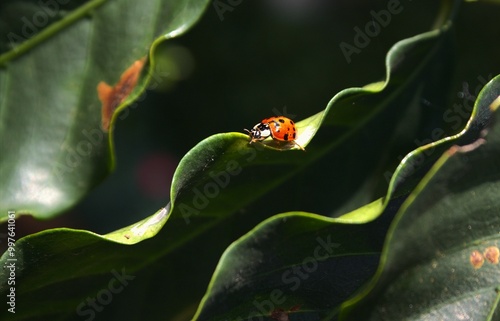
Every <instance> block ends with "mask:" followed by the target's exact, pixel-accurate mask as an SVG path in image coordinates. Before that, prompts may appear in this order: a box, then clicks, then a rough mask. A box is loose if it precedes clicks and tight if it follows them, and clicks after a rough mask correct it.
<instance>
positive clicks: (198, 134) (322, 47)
mask: <svg viewBox="0 0 500 321" xmlns="http://www.w3.org/2000/svg"><path fill="white" fill-rule="evenodd" d="M229 3H232V5H231V4H229ZM388 3H389V1H387V0H385V1H361V0H355V1H353V0H341V1H330V0H261V1H245V0H242V1H239V3H238V1H232V2H230V1H227V0H217V1H212V4H210V5H209V6H208V8H207V10H206V12H205V14H204V15H203V17H202V19H201V20H200V21H199V22H198V24H196V25H195V27H194V28H193V29H191V30H190V31H189V32H188V33H187V34H185V35H183V36H181V37H179V38H177V39H173V40H169V41H166V42H164V43H163V44H162V45H161V46H160V48H159V49H158V51H157V52H156V59H157V61H158V68H157V69H156V70H155V72H156V75H155V77H154V78H153V80H152V83H151V85H150V90H148V91H147V92H146V93H145V94H144V95H143V96H142V97H141V100H140V102H138V103H136V104H134V105H133V106H132V107H131V108H129V109H127V110H125V111H124V112H123V113H122V114H121V115H120V117H119V119H118V121H117V122H116V127H115V129H116V130H115V133H114V140H115V144H116V145H115V146H116V160H117V163H116V170H115V172H114V173H112V174H111V175H110V176H109V177H108V178H107V179H106V180H105V181H103V182H102V184H101V185H99V186H98V187H96V188H95V189H94V190H93V191H92V192H91V193H90V194H89V195H88V197H86V198H85V199H84V200H83V201H82V202H81V203H80V204H78V205H77V206H75V207H74V208H73V209H71V210H69V211H68V213H65V214H63V215H61V216H59V217H58V218H56V219H55V220H52V221H47V222H39V221H35V220H33V219H32V218H30V217H22V218H20V219H19V220H18V222H17V229H18V232H19V233H21V234H22V235H25V234H31V233H33V232H35V231H39V230H43V229H46V228H50V227H61V226H64V227H73V228H84V229H89V230H91V231H94V232H97V233H107V232H110V231H113V230H115V229H118V228H121V227H123V226H126V225H128V224H132V223H134V222H136V221H138V220H140V219H142V218H145V217H147V216H149V215H151V214H153V213H154V212H156V211H157V210H158V209H159V208H161V207H163V206H165V205H166V204H167V203H168V202H169V199H170V197H169V191H170V183H171V179H172V175H173V173H174V171H175V168H176V166H177V163H178V162H179V160H180V159H181V158H182V157H183V155H184V154H185V153H186V152H187V151H189V150H190V149H191V148H192V147H193V146H195V145H196V144H197V143H198V142H200V141H201V140H203V139H204V138H206V137H208V136H210V135H213V134H216V133H221V132H234V131H236V132H242V131H243V128H249V127H252V126H253V125H255V124H256V123H257V122H259V121H260V120H261V119H263V118H267V117H269V116H272V115H275V114H276V113H280V112H282V113H288V114H293V115H296V116H295V118H294V119H296V120H300V119H303V118H305V117H308V116H311V115H313V114H315V113H317V112H319V111H321V110H323V109H324V108H325V107H326V105H327V103H328V102H329V100H330V99H331V98H332V97H333V96H334V95H335V94H336V93H338V92H339V91H340V90H342V89H345V88H348V87H359V86H363V85H366V84H368V83H371V82H374V81H380V80H384V78H385V72H386V71H385V56H386V53H387V51H388V50H389V49H390V47H391V46H392V45H393V44H394V43H395V42H397V41H399V40H401V39H404V38H407V37H410V36H413V35H416V34H419V33H422V32H425V31H428V30H430V29H431V28H432V25H433V22H434V20H435V19H436V17H437V16H438V12H439V2H438V1H410V0H408V1H406V0H403V1H401V2H400V6H401V7H402V10H401V13H398V14H394V15H392V16H391V21H390V23H389V24H388V25H387V26H386V27H383V28H381V30H380V32H379V33H378V35H376V36H374V37H372V38H370V40H369V43H368V44H367V45H366V47H365V48H363V49H361V50H360V52H359V53H354V54H352V55H350V56H349V59H346V56H345V55H344V53H343V51H342V49H341V44H342V43H347V44H349V45H354V37H355V35H356V31H355V28H356V27H359V28H360V29H362V30H364V29H365V27H366V26H367V24H368V25H369V24H370V23H373V21H374V17H373V15H372V14H371V11H375V12H378V11H380V10H387V5H388ZM461 9H462V10H461V11H460V14H459V16H458V19H457V24H456V29H455V30H456V39H455V46H456V50H455V52H456V56H455V57H452V58H451V59H455V60H456V64H455V65H456V69H455V71H454V73H453V74H452V75H450V77H452V79H453V81H452V83H451V88H443V90H449V91H450V94H449V102H448V105H449V107H446V108H451V106H452V105H453V104H454V103H456V102H459V101H460V99H461V98H460V95H461V94H460V93H461V92H462V90H463V83H467V84H469V87H470V88H471V93H472V94H474V91H475V88H477V87H478V86H479V87H482V86H483V85H484V83H485V81H487V80H488V79H489V78H491V77H493V76H495V75H497V74H499V73H500V60H499V59H498V57H499V54H498V51H499V48H500V45H499V43H498V41H497V40H498V39H500V28H496V29H492V28H491V27H490V25H491V23H492V22H494V21H497V20H498V17H499V13H500V6H495V5H492V4H488V3H482V2H478V3H464V4H463V6H462V8H461ZM145 52H146V48H145ZM348 60H350V61H348ZM479 87H478V88H479ZM421 104H422V108H440V109H442V108H443V106H441V104H442V102H436V101H434V100H433V98H432V97H429V98H428V99H424V100H423V101H422V102H421ZM438 105H439V106H438ZM432 126H435V124H433V125H432ZM415 147H417V146H413V148H415ZM393 161H394V162H397V161H399V160H397V159H395V160H393ZM118 218H119V219H118ZM19 237H20V236H19Z"/></svg>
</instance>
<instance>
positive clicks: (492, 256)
mask: <svg viewBox="0 0 500 321" xmlns="http://www.w3.org/2000/svg"><path fill="white" fill-rule="evenodd" d="M483 255H484V258H485V259H487V260H488V262H490V263H492V264H498V257H499V256H500V250H499V249H498V247H496V246H490V247H487V248H486V250H484V253H483Z"/></svg>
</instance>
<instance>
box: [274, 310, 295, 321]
mask: <svg viewBox="0 0 500 321" xmlns="http://www.w3.org/2000/svg"><path fill="white" fill-rule="evenodd" d="M271 319H273V320H276V321H290V318H288V313H287V312H286V311H284V310H283V309H280V308H278V309H274V310H273V311H272V312H271Z"/></svg>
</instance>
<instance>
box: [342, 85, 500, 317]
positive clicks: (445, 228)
mask: <svg viewBox="0 0 500 321" xmlns="http://www.w3.org/2000/svg"><path fill="white" fill-rule="evenodd" d="M499 106H500V76H497V77H496V78H494V79H493V80H492V81H491V82H490V83H488V84H487V85H486V86H485V88H484V89H483V90H482V91H481V93H480V95H479V97H478V98H477V101H476V106H475V110H476V111H477V113H476V115H477V117H476V119H477V120H480V121H476V122H472V124H471V126H470V129H471V130H472V131H474V129H475V137H474V136H469V137H467V138H468V140H467V141H464V142H462V144H457V145H454V146H452V147H451V148H449V149H448V150H447V151H446V152H444V153H442V156H441V157H440V159H439V160H438V161H437V162H436V163H435V165H434V166H433V167H432V169H431V170H430V171H429V172H428V174H427V175H426V176H425V177H424V179H423V180H422V181H421V182H420V184H419V185H418V186H417V187H416V188H415V190H414V191H413V192H412V194H411V195H410V196H409V197H408V199H407V200H406V202H405V203H404V204H403V206H402V207H401V210H400V212H399V213H398V215H397V216H396V218H395V220H394V222H393V224H392V226H391V229H390V230H389V233H388V236H387V241H386V244H385V246H384V250H383V253H382V257H381V264H380V266H379V270H378V272H377V275H376V277H375V278H374V279H373V281H372V282H371V284H370V285H369V286H368V287H367V289H366V290H365V291H364V292H363V293H361V294H360V295H358V296H357V297H355V298H353V299H352V300H350V301H348V302H347V303H346V304H345V305H344V316H345V317H346V318H345V320H409V319H411V320H429V319H432V320H437V319H439V320H457V319H462V318H467V319H471V320H472V319H473V320H496V319H498V317H499V316H500V314H499V311H500V308H499V303H500V291H499V289H500V268H499V264H498V247H499V244H500V243H499V242H500V238H499V234H498V230H499V228H500V216H499V215H498V213H499V211H500V198H499V195H500V147H499V146H500V123H499V122H498V120H499V119H500V108H499ZM492 112H494V116H495V117H494V118H493V121H494V123H493V125H492V126H491V128H486V129H485V128H484V125H485V124H487V123H488V122H490V121H491V119H490V117H491V114H492ZM463 136H466V135H463Z"/></svg>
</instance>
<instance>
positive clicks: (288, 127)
mask: <svg viewBox="0 0 500 321" xmlns="http://www.w3.org/2000/svg"><path fill="white" fill-rule="evenodd" d="M245 131H246V132H248V135H249V136H250V144H251V143H253V142H257V141H261V140H264V139H266V138H268V137H269V136H271V137H272V138H273V139H275V140H278V141H284V142H293V143H295V145H297V146H298V147H299V148H300V149H302V150H305V149H304V148H302V146H300V145H299V144H297V142H295V139H297V129H296V128H295V123H294V122H293V120H291V119H290V118H287V117H285V116H277V117H270V118H266V119H264V120H262V121H261V122H260V123H258V124H257V125H255V126H254V127H253V128H252V129H251V130H248V129H245Z"/></svg>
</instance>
